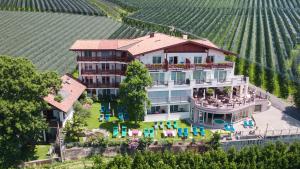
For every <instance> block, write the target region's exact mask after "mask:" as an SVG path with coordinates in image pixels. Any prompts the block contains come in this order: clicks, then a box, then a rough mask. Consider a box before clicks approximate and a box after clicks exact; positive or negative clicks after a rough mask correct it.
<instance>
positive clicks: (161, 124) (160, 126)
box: [159, 121, 164, 129]
mask: <svg viewBox="0 0 300 169" xmlns="http://www.w3.org/2000/svg"><path fill="white" fill-rule="evenodd" d="M159 128H160V129H164V123H163V122H162V121H161V122H159Z"/></svg>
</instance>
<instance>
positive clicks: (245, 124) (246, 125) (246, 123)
mask: <svg viewBox="0 0 300 169" xmlns="http://www.w3.org/2000/svg"><path fill="white" fill-rule="evenodd" d="M243 126H244V128H247V127H248V122H247V120H244V124H243Z"/></svg>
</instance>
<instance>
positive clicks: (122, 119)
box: [118, 113, 124, 121]
mask: <svg viewBox="0 0 300 169" xmlns="http://www.w3.org/2000/svg"><path fill="white" fill-rule="evenodd" d="M118 118H119V119H120V120H121V121H124V116H123V113H118Z"/></svg>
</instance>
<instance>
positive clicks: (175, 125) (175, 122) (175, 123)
mask: <svg viewBox="0 0 300 169" xmlns="http://www.w3.org/2000/svg"><path fill="white" fill-rule="evenodd" d="M173 127H174V129H177V121H174V123H173Z"/></svg>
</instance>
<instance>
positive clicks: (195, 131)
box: [193, 127, 198, 136]
mask: <svg viewBox="0 0 300 169" xmlns="http://www.w3.org/2000/svg"><path fill="white" fill-rule="evenodd" d="M193 135H194V136H198V132H197V127H193Z"/></svg>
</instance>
